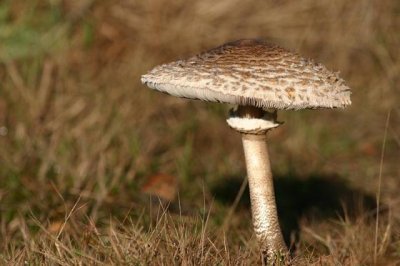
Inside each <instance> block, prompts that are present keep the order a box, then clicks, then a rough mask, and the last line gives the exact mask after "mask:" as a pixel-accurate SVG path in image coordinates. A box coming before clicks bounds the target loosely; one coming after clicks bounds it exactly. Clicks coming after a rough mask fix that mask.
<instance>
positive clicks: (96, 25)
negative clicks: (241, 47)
mask: <svg viewBox="0 0 400 266" xmlns="http://www.w3.org/2000/svg"><path fill="white" fill-rule="evenodd" d="M399 31H400V5H399V3H398V1H395V0H392V1H390V0H384V1H378V0H376V1H367V0H357V1H345V0H337V1H315V0H301V1H256V0H244V1H243V0H241V1H239V0H231V1H228V0H223V1H218V2H215V1H211V0H202V1H190V2H188V1H184V0H178V1H174V2H172V1H166V0H149V1H138V0H118V1H111V0H104V1H99V0H98V1H93V0H86V1H62V0H52V1H50V0H49V1H29V2H27V1H23V0H5V1H2V2H1V3H0V239H2V241H1V243H0V263H1V264H4V265H10V264H16V265H20V264H29V265H38V264H43V265H55V264H56V265H57V264H60V265H75V264H94V265H97V264H99V265H100V264H107V265H108V264H115V265H121V264H122V265H124V264H125V265H130V264H135V265H147V264H153V265H158V264H166V265H170V264H189V265H198V264H203V265H210V264H223V265H225V264H229V265H230V264H234V265H236V264H238V265H243V264H244V265H252V264H260V263H261V262H260V254H259V251H258V250H259V249H258V246H257V242H256V240H255V237H254V234H253V232H252V227H251V216H250V211H249V199H248V191H247V187H246V179H245V175H246V173H245V166H244V158H243V151H242V147H241V142H240V136H239V135H238V134H237V133H236V132H234V131H232V130H231V129H229V127H228V126H227V124H226V122H225V119H226V115H227V112H228V110H229V108H230V107H229V106H225V105H220V104H213V103H202V102H198V101H191V100H184V99H177V98H175V97H171V96H168V95H164V94H161V93H157V92H154V91H151V90H149V89H148V88H146V87H145V86H143V85H142V84H141V83H140V75H142V74H144V73H146V71H148V70H149V69H151V68H152V67H153V66H155V65H157V64H161V63H165V62H169V61H172V60H176V59H179V58H185V57H187V56H190V55H193V54H195V53H198V52H200V51H202V50H205V49H209V48H212V47H215V46H217V45H220V44H222V43H224V42H227V41H231V40H235V39H241V38H253V37H259V38H265V39H267V40H269V41H272V42H274V43H277V44H279V45H281V46H284V47H286V48H288V49H291V50H293V51H296V52H298V53H300V54H302V55H303V56H305V57H307V58H312V59H314V60H315V61H317V62H320V63H323V64H324V65H326V66H327V67H328V68H329V69H331V70H334V71H340V76H341V77H342V78H344V79H345V80H346V82H347V85H348V86H349V87H351V88H352V92H353V94H352V102H353V104H352V106H351V107H350V108H347V109H344V110H307V111H299V112H294V111H285V112H280V113H279V120H281V121H284V122H285V123H284V125H283V126H281V127H280V128H279V129H276V130H274V131H272V132H271V134H270V136H269V148H270V156H271V160H272V170H273V173H274V178H275V189H276V195H277V204H278V211H279V215H280V218H281V225H282V228H283V232H284V235H285V238H286V241H287V243H288V244H290V246H291V249H292V251H293V254H292V262H291V263H292V264H295V265H305V264H309V265H312V264H313V265H373V264H376V265H396V264H398V263H400V242H399V241H400V230H399V223H400V215H399V213H400V209H399V206H400V204H399V202H400V194H399V193H398V188H399V187H400V168H399V166H398V164H399V157H400V108H399V101H400V93H399V90H400V88H399V85H398V84H399V82H400V60H399V59H400V58H399V57H400V56H399V53H398V49H399V48H398V47H399V46H400V35H399V34H398V32H399ZM151 193H152V194H153V196H150V194H151ZM157 195H158V196H162V197H164V198H165V199H158V198H157ZM168 199H169V200H171V201H168ZM377 218H378V219H377Z"/></svg>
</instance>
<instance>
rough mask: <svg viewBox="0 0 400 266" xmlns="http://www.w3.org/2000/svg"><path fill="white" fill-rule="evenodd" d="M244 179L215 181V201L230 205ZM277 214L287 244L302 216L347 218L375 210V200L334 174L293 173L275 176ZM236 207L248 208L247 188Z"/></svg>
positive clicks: (297, 229) (296, 229)
mask: <svg viewBox="0 0 400 266" xmlns="http://www.w3.org/2000/svg"><path fill="white" fill-rule="evenodd" d="M242 182H243V178H238V177H226V178H222V179H220V180H219V181H218V183H215V184H214V185H213V187H212V193H213V194H214V197H215V199H216V200H217V201H219V202H221V203H224V204H227V205H230V204H232V203H233V201H234V200H235V198H236V196H237V194H238V191H239V188H240V186H241V184H242ZM274 187H275V194H276V201H277V206H278V214H279V218H280V223H281V226H282V230H283V234H284V237H285V240H286V241H287V243H289V242H290V235H293V234H294V235H295V236H296V238H297V233H298V231H299V220H300V218H302V217H312V218H313V219H327V218H338V217H344V215H345V212H346V215H347V216H348V217H349V218H352V217H356V216H357V214H359V213H361V212H365V211H371V210H374V209H375V207H376V205H375V199H374V197H373V196H371V195H368V194H366V193H365V192H363V191H361V190H357V189H354V188H351V187H350V186H349V185H348V184H346V182H345V181H344V180H343V179H342V178H340V177H339V176H335V175H330V176H329V175H313V176H309V177H307V178H300V177H298V176H296V175H285V176H275V177H274ZM238 208H242V209H248V210H250V199H249V189H248V187H247V188H246V191H244V193H243V196H242V197H241V199H240V202H239V205H238Z"/></svg>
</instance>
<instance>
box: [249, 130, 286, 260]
mask: <svg viewBox="0 0 400 266" xmlns="http://www.w3.org/2000/svg"><path fill="white" fill-rule="evenodd" d="M242 141H243V148H244V155H245V158H246V167H247V176H248V180H249V187H250V200H251V211H252V216H253V226H254V231H255V233H256V236H257V238H258V240H259V242H260V243H261V245H262V249H263V251H264V252H266V255H267V257H269V258H275V259H276V258H277V257H279V256H283V255H284V254H286V253H287V247H286V245H285V242H284V240H283V236H282V233H281V228H280V226H279V220H278V213H277V209H276V203H275V193H274V185H273V179H272V172H271V167H270V161H269V155H268V149H267V142H266V135H250V134H242Z"/></svg>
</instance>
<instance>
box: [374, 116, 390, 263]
mask: <svg viewBox="0 0 400 266" xmlns="http://www.w3.org/2000/svg"><path fill="white" fill-rule="evenodd" d="M390 113H391V110H389V112H388V114H387V117H386V125H385V133H384V136H383V143H382V149H381V160H380V165H379V177H378V191H377V193H376V222H375V244H374V265H376V262H377V256H378V227H379V207H380V201H381V185H382V170H383V159H384V156H385V148H386V138H387V132H388V128H389V121H390Z"/></svg>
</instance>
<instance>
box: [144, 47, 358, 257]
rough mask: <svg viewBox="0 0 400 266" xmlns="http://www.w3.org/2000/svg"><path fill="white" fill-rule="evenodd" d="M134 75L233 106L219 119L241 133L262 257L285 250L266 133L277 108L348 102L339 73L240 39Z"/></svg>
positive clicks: (186, 95)
mask: <svg viewBox="0 0 400 266" xmlns="http://www.w3.org/2000/svg"><path fill="white" fill-rule="evenodd" d="M141 80H142V82H143V83H144V84H146V85H147V86H148V87H150V88H152V89H155V90H158V91H161V92H164V93H167V94H170V95H173V96H177V97H183V98H190V99H198V100H203V101H211V102H220V103H229V104H234V105H237V108H236V109H235V110H231V112H230V116H229V118H228V119H227V123H228V125H229V126H230V127H231V128H233V129H234V130H237V131H238V132H240V133H241V135H242V142H243V148H244V155H245V159H246V167H247V175H248V180H249V187H250V199H251V210H252V217H253V225H254V231H255V234H256V237H257V239H258V240H259V242H260V244H261V248H262V252H263V254H264V258H265V259H266V260H267V261H269V262H274V261H277V260H280V259H282V258H283V257H285V256H286V255H287V253H288V249H287V246H286V244H285V242H284V240H283V236H282V233H281V229H280V226H279V221H278V214H277V209H276V203H275V195H274V187H273V178H272V173H271V167H270V160H269V155H268V149H267V142H266V139H267V134H266V133H267V132H268V131H269V130H270V129H272V128H275V127H278V126H279V125H280V124H281V123H280V122H277V110H278V109H279V110H282V109H283V110H288V109H293V110H299V109H306V108H308V109H316V108H343V107H345V106H347V105H350V104H351V101H350V94H351V92H350V89H349V88H348V87H347V86H346V85H345V83H344V81H343V79H341V78H339V76H338V74H337V73H333V72H331V71H329V70H327V69H326V68H325V67H324V66H323V65H321V64H316V63H314V62H313V61H311V60H308V59H304V58H302V57H301V56H299V55H298V54H296V53H293V52H290V51H288V50H286V49H284V48H281V47H279V46H276V45H273V44H270V43H267V42H265V41H263V40H253V39H244V40H238V41H234V42H229V43H226V44H224V45H222V46H219V47H217V48H214V49H211V50H209V51H206V52H203V53H200V54H198V55H196V56H194V57H191V58H188V59H186V60H179V61H176V62H172V63H169V64H164V65H160V66H157V67H155V68H154V69H152V70H151V71H150V72H149V73H147V74H145V75H143V76H142V79H141Z"/></svg>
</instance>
